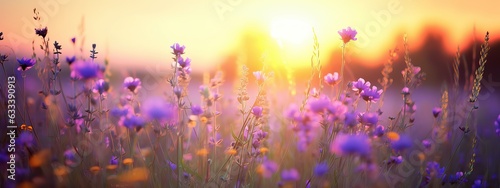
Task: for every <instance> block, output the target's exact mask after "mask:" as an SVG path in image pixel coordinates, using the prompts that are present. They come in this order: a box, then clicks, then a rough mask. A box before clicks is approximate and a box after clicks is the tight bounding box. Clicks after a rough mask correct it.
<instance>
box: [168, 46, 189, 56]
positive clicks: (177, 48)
mask: <svg viewBox="0 0 500 188" xmlns="http://www.w3.org/2000/svg"><path fill="white" fill-rule="evenodd" d="M170 48H172V50H173V52H172V54H174V55H176V56H180V55H182V54H184V49H186V47H185V46H184V45H182V46H181V45H180V44H179V43H175V44H173V45H172V46H170Z"/></svg>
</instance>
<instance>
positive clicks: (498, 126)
mask: <svg viewBox="0 0 500 188" xmlns="http://www.w3.org/2000/svg"><path fill="white" fill-rule="evenodd" d="M495 132H496V133H497V135H498V136H500V115H498V117H497V120H496V121H495Z"/></svg>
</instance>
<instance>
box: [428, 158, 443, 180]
mask: <svg viewBox="0 0 500 188" xmlns="http://www.w3.org/2000/svg"><path fill="white" fill-rule="evenodd" d="M444 170H445V169H444V167H440V166H439V163H437V162H435V161H432V162H427V167H426V168H425V172H426V173H427V175H428V176H429V177H436V178H442V177H443V175H444Z"/></svg>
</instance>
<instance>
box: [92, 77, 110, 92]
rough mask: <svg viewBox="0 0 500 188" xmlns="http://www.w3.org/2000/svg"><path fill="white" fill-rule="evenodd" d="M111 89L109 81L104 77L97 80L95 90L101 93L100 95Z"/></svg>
mask: <svg viewBox="0 0 500 188" xmlns="http://www.w3.org/2000/svg"><path fill="white" fill-rule="evenodd" d="M108 90H109V83H108V82H106V81H104V80H103V79H99V80H97V82H96V83H95V86H94V92H95V93H99V94H100V95H102V94H104V93H106V92H107V91H108Z"/></svg>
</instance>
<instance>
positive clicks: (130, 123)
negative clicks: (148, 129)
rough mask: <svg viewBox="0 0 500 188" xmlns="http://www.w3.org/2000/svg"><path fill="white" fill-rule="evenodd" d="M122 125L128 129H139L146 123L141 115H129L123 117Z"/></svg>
mask: <svg viewBox="0 0 500 188" xmlns="http://www.w3.org/2000/svg"><path fill="white" fill-rule="evenodd" d="M122 125H123V126H124V127H127V128H129V129H135V130H137V131H139V130H140V129H141V128H142V127H144V125H146V122H145V121H144V119H143V118H142V117H141V116H136V115H130V116H125V117H124V119H123V121H122Z"/></svg>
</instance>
